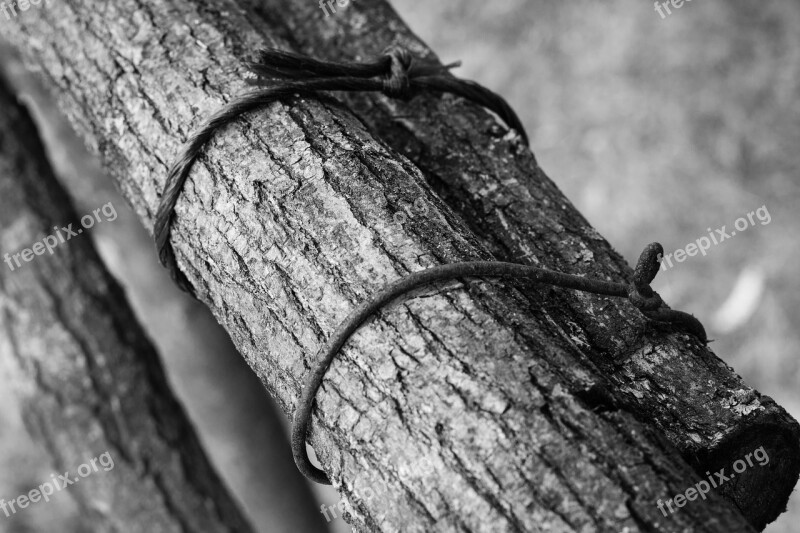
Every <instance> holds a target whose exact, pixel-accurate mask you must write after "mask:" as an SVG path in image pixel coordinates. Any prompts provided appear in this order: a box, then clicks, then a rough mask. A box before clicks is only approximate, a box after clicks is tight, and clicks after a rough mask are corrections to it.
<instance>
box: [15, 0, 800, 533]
mask: <svg viewBox="0 0 800 533" xmlns="http://www.w3.org/2000/svg"><path fill="white" fill-rule="evenodd" d="M298 1H315V0H298ZM356 1H357V0H356ZM391 3H392V4H393V5H394V6H395V8H396V9H397V10H398V12H399V13H400V15H401V16H402V17H403V18H404V19H405V20H406V21H407V22H408V24H409V25H410V27H411V28H412V29H413V30H415V31H416V32H417V33H418V34H419V35H420V37H422V39H423V40H425V41H426V42H427V43H428V44H429V45H430V46H431V47H432V48H433V49H434V50H435V51H436V52H437V53H438V54H439V56H440V58H441V59H442V60H443V61H444V62H450V61H453V60H456V59H461V60H463V67H461V68H460V69H458V70H457V71H456V73H457V75H459V76H462V77H466V78H471V79H475V80H477V81H479V82H480V83H482V84H484V85H486V86H488V87H490V88H491V89H493V90H495V91H496V92H498V93H500V94H502V95H504V96H505V97H506V98H507V99H508V100H509V102H510V103H511V104H512V106H513V107H514V108H515V109H516V111H517V112H518V113H519V115H520V116H521V118H522V120H523V122H524V123H525V126H526V128H527V129H528V132H529V134H530V137H531V146H532V149H533V151H534V153H535V154H536V157H537V159H538V161H539V163H540V165H541V166H542V168H543V169H544V170H545V172H546V173H547V174H548V175H549V176H550V178H551V179H553V181H555V182H556V184H558V186H559V187H560V188H561V189H562V190H563V191H564V192H565V193H566V195H567V197H568V198H570V199H571V200H572V201H573V203H574V204H575V205H576V206H577V208H578V210H579V211H581V212H582V213H583V214H584V216H585V217H586V218H587V219H588V220H589V221H590V222H591V224H592V225H593V226H594V227H595V228H597V229H598V231H599V232H600V233H601V234H602V235H603V236H605V237H606V239H608V240H609V241H610V242H611V244H612V245H613V246H614V247H615V248H616V249H617V250H618V251H619V252H620V253H622V254H623V255H624V256H625V257H626V258H628V260H629V262H631V263H633V262H634V261H635V259H636V258H637V257H638V254H639V252H640V251H641V249H642V247H643V246H644V245H645V244H646V243H648V242H651V241H654V240H658V241H659V242H661V243H662V244H663V245H664V248H665V250H666V251H667V252H671V251H674V250H676V249H679V248H684V247H685V246H686V245H687V244H689V243H692V242H695V241H696V240H697V239H698V238H701V237H703V236H706V235H708V232H709V230H708V229H707V228H711V230H712V231H713V230H714V229H715V228H721V227H722V226H727V230H728V232H729V233H730V231H731V230H732V229H733V225H734V221H736V219H738V218H740V217H746V216H747V213H750V212H752V211H756V210H758V209H759V208H761V207H762V206H763V207H764V208H765V209H766V211H767V212H768V213H769V223H763V221H761V220H759V219H758V218H756V219H755V224H752V225H748V228H747V229H746V231H742V232H737V234H736V235H735V236H733V237H731V238H730V239H728V240H726V241H725V242H722V243H720V244H719V245H716V246H712V247H711V249H710V250H709V251H708V253H707V255H706V256H700V255H697V256H694V257H689V258H688V259H687V260H686V261H684V262H682V263H675V265H674V267H673V268H671V269H670V270H669V271H667V272H663V271H662V272H661V273H660V274H659V275H658V277H657V278H656V280H655V282H654V287H655V289H656V290H658V291H659V292H660V293H661V295H662V296H663V297H664V299H665V300H666V301H667V302H668V303H669V304H670V305H671V306H673V307H675V308H678V309H682V310H686V311H689V312H692V313H694V314H695V315H696V316H698V317H699V318H701V320H702V321H703V322H704V324H705V326H706V328H707V329H708V330H709V335H710V337H712V338H714V339H716V341H715V342H714V343H713V344H712V348H713V350H714V351H715V352H716V353H717V354H718V355H719V356H720V357H721V358H722V359H723V360H725V361H726V362H727V363H728V364H730V365H731V366H732V367H733V368H735V369H736V371H737V372H738V373H739V374H741V375H742V376H743V377H744V379H745V380H746V381H747V382H748V383H750V384H752V385H753V386H755V387H756V388H757V389H759V390H760V391H761V392H762V393H763V394H766V395H769V396H772V397H773V398H775V400H776V401H777V402H778V403H779V404H781V405H782V406H783V407H784V408H786V409H787V410H788V411H789V412H790V413H791V414H792V415H793V416H794V417H795V418H798V419H800V391H799V390H798V382H799V381H800V380H799V378H800V364H799V363H798V357H797V354H798V348H800V335H799V334H798V327H797V322H798V320H799V319H800V290H798V287H800V281H798V280H797V279H796V277H794V274H795V271H796V265H797V264H798V263H799V262H800V246H798V244H799V242H798V235H800V217H799V216H798V214H797V213H798V208H799V207H800V186H799V185H798V172H799V171H800V166H799V165H798V162H799V161H800V157H799V156H798V152H795V150H797V149H798V142H799V141H800V2H796V1H786V0H782V1H778V0H767V1H761V2H758V3H755V2H750V3H748V2H746V1H745V0H694V1H688V2H685V3H684V4H683V6H682V7H681V8H679V9H676V8H674V7H672V6H671V5H670V11H671V14H668V13H667V10H666V8H662V9H661V12H662V13H663V16H662V15H661V14H659V12H658V11H657V10H656V9H655V6H654V5H653V3H652V2H647V1H636V2H634V1H632V0H608V1H605V2H590V1H588V0H573V1H571V2H557V1H549V2H548V1H545V0H503V1H502V2H497V1H495V2H488V1H486V0H484V1H478V0H437V1H436V2H431V1H429V0H428V1H425V0H392V1H391ZM3 22H5V21H3ZM0 53H2V58H3V60H4V62H7V59H8V57H9V56H8V51H7V50H4V51H0ZM10 68H11V73H12V77H13V78H14V79H15V80H16V81H17V83H18V88H19V90H20V91H21V92H22V93H23V94H24V95H25V98H26V99H28V100H29V101H30V102H31V103H32V104H33V105H34V108H35V109H36V110H37V118H38V119H39V121H40V122H41V124H42V127H44V129H45V138H46V141H47V144H48V148H49V151H50V153H51V155H52V157H53V159H54V162H55V166H56V170H57V173H58V174H59V176H60V177H61V178H62V182H63V183H64V184H65V186H67V188H68V189H69V191H70V192H71V194H72V195H73V197H74V198H75V201H76V204H77V209H78V212H81V213H82V212H85V210H86V209H93V208H95V207H97V206H99V205H102V204H103V203H105V202H108V201H112V202H113V204H114V205H115V207H116V208H117V211H118V212H119V213H120V216H119V219H118V220H117V221H115V222H114V223H113V224H101V225H98V226H97V227H96V228H94V229H93V230H92V232H91V237H92V238H93V239H94V240H95V242H96V243H97V245H98V247H99V249H100V251H101V253H102V254H103V256H104V258H105V259H106V261H107V264H108V265H109V267H110V269H111V270H112V272H113V273H114V274H115V275H116V276H117V277H118V278H119V279H120V280H121V283H122V284H123V285H124V286H125V287H126V289H127V292H128V294H129V297H130V299H131V301H132V304H133V306H134V309H135V310H136V311H137V314H138V315H139V317H140V320H141V321H142V322H143V323H144V325H145V327H146V328H147V330H148V332H149V333H150V335H151V337H152V338H153V340H154V342H155V344H156V345H157V346H158V348H159V349H160V351H161V354H162V356H163V358H164V360H165V365H166V366H167V370H168V372H169V374H170V377H171V380H172V383H173V385H174V388H175V391H176V393H177V395H178V396H179V397H180V398H181V399H182V401H183V403H184V405H185V406H186V408H187V409H188V411H189V414H190V416H191V417H192V419H193V421H194V423H195V425H196V426H197V428H198V432H199V433H200V435H201V437H202V439H203V441H204V442H205V444H206V446H207V448H208V450H209V455H210V456H211V458H212V460H213V461H214V463H215V464H216V465H217V469H218V471H219V472H220V474H221V476H222V477H223V478H224V479H225V481H226V483H227V484H228V485H229V486H230V487H231V490H232V491H233V492H234V493H235V495H236V496H237V498H238V499H239V501H240V502H242V507H243V508H244V509H245V511H246V512H247V514H248V515H249V516H250V517H251V519H252V521H253V523H254V524H255V525H256V526H257V527H258V528H259V530H260V531H264V532H267V531H269V532H273V531H304V530H312V531H324V530H325V528H326V527H328V528H331V531H336V532H337V533H338V532H344V531H349V527H348V526H347V524H346V523H344V521H343V520H342V519H341V518H337V519H335V520H332V521H331V522H330V523H328V522H327V521H326V520H325V519H323V518H322V517H321V513H320V504H321V503H324V504H326V505H328V506H330V505H335V504H336V503H337V502H338V500H339V498H338V496H337V495H336V493H335V492H333V491H330V490H327V489H319V488H317V487H315V488H313V489H309V488H308V487H307V486H305V485H302V484H303V482H302V480H299V479H298V478H297V474H296V473H295V472H294V466H293V463H292V462H291V456H290V453H289V447H288V439H287V437H286V427H287V426H286V424H287V420H286V419H285V417H284V416H283V414H282V413H278V412H277V410H275V408H274V406H272V404H271V401H270V400H269V398H268V397H267V396H266V394H265V393H264V392H263V389H262V388H261V386H260V384H259V383H258V381H257V379H256V378H255V377H254V376H253V375H252V373H251V372H250V371H249V369H248V368H247V367H246V366H245V364H244V362H243V361H242V360H241V358H240V357H239V356H238V355H237V354H236V352H235V350H234V348H233V347H232V346H231V344H230V341H229V340H228V339H227V336H226V334H225V333H224V332H223V331H222V330H221V329H220V328H219V327H218V326H217V325H216V323H215V322H214V320H213V319H212V318H211V317H210V315H209V314H208V313H207V311H206V310H205V309H204V308H203V307H202V306H200V305H199V304H197V303H196V302H194V301H193V300H191V299H189V298H188V297H186V296H185V295H183V294H181V293H180V292H179V291H177V290H176V289H174V288H173V287H172V284H171V282H170V280H169V278H168V276H167V274H166V272H165V271H163V270H162V269H161V267H160V266H158V265H157V262H156V257H155V254H154V250H153V246H152V243H151V241H150V240H149V238H148V237H147V235H146V234H145V232H144V230H143V229H142V228H141V227H140V226H139V224H138V222H137V221H136V218H135V215H134V214H133V213H132V212H130V210H129V209H128V208H127V204H126V203H125V201H124V200H123V199H122V198H121V197H120V196H119V195H118V193H117V192H116V191H115V189H114V186H113V184H112V182H111V180H110V179H109V178H107V177H106V176H105V175H104V174H103V173H102V172H101V171H100V170H99V169H98V167H97V165H96V164H95V163H94V162H93V161H92V160H91V158H89V157H88V156H86V155H85V151H84V149H83V147H82V146H81V143H80V142H79V141H77V140H76V139H75V138H74V137H73V136H72V134H71V132H70V130H69V127H68V126H67V125H66V124H64V123H63V121H61V119H60V117H59V116H58V110H57V109H55V108H54V107H53V106H52V104H50V103H48V102H49V98H47V96H46V95H43V94H42V93H41V92H40V91H39V89H38V88H37V86H36V85H35V83H33V82H32V81H31V80H30V79H28V78H27V77H26V75H25V74H24V71H23V70H22V68H21V66H20V65H14V64H13V63H12V64H11V67H10ZM762 212H763V210H762ZM188 331H191V332H194V334H192V335H189V334H187V332H188ZM0 402H2V405H3V409H0V472H2V475H0V496H6V495H9V496H12V497H13V496H14V495H16V494H20V493H22V492H23V491H25V490H27V488H28V487H30V486H32V485H34V484H38V483H39V482H41V480H43V479H47V478H48V477H49V475H50V473H51V472H52V471H53V468H52V466H51V465H49V464H48V463H47V462H46V461H45V459H44V458H46V457H47V455H46V453H45V452H44V451H43V450H40V449H38V448H37V446H36V444H35V443H33V442H31V441H30V439H29V438H28V436H27V433H25V431H24V429H23V427H22V425H21V421H20V420H19V419H18V415H17V414H16V413H17V411H16V408H15V407H14V405H13V398H11V397H9V395H8V394H7V390H6V389H5V388H0ZM287 480H292V483H294V484H300V485H302V486H301V487H300V488H297V490H294V491H286V490H281V487H282V486H285V484H286V483H287ZM312 490H313V491H315V492H314V493H312V492H311V491H312ZM66 494H68V493H66V492H65V493H64V495H60V497H59V498H56V499H55V500H54V501H53V502H52V503H50V504H49V505H48V506H47V507H43V506H39V507H38V508H37V507H31V508H30V509H28V510H27V512H26V513H24V514H20V515H18V516H17V517H16V520H15V521H5V520H0V531H9V532H11V533H18V532H28V531H55V530H56V529H58V530H61V531H75V532H77V531H82V529H81V526H80V522H79V520H78V517H76V516H75V512H74V507H73V506H72V505H71V502H70V501H69V497H68V496H65V495H66ZM299 516H302V517H313V518H304V519H298V517H299ZM798 521H800V494H799V493H798V491H797V490H796V491H795V493H794V494H793V498H792V500H791V502H790V506H789V510H788V512H787V513H785V514H784V515H782V516H781V517H780V518H779V519H778V521H777V522H775V523H773V524H772V525H770V526H769V527H768V528H767V530H766V531H768V532H769V533H789V532H795V531H797V527H796V524H797V523H798Z"/></svg>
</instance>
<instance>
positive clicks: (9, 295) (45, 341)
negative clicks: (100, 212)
mask: <svg viewBox="0 0 800 533" xmlns="http://www.w3.org/2000/svg"><path fill="white" fill-rule="evenodd" d="M0 107H2V109H3V113H2V115H1V116H0V228H1V229H0V242H2V248H3V251H4V252H6V251H8V250H9V248H10V249H11V252H12V253H13V252H16V251H18V249H20V248H25V247H29V246H31V245H32V244H33V243H35V242H37V241H40V240H41V239H42V237H43V236H44V235H51V234H54V229H53V228H54V226H58V227H59V228H60V227H62V226H64V225H66V224H68V223H70V222H72V223H75V222H77V221H78V220H79V218H78V217H77V216H76V213H75V211H74V209H73V208H72V207H71V205H70V201H69V199H68V197H67V195H66V193H65V192H64V191H63V189H62V188H61V187H60V185H59V184H58V183H57V182H56V180H55V178H54V176H53V173H52V170H51V168H50V166H49V164H48V163H47V159H46V156H45V153H44V149H43V147H42V145H41V142H40V140H39V137H38V135H37V132H36V129H35V127H34V126H33V123H32V121H31V119H30V117H29V116H28V115H27V112H26V111H25V110H24V109H23V108H22V107H21V106H20V105H18V104H17V102H16V100H15V98H14V97H13V96H12V95H11V93H10V92H9V91H8V90H7V89H6V88H5V87H4V86H3V85H2V83H0ZM74 226H75V227H76V228H77V227H79V224H77V223H76V224H74ZM84 233H85V232H84ZM81 237H82V238H80V237H79V238H75V237H73V238H72V239H70V240H69V241H66V242H64V243H63V244H60V245H59V246H58V247H57V248H56V251H55V253H54V254H53V255H47V254H45V255H43V256H42V257H34V259H33V261H32V262H30V263H24V262H23V263H21V266H17V265H15V264H14V260H13V258H12V259H11V263H10V265H6V264H3V266H2V269H0V271H1V272H2V273H1V274H0V363H2V365H0V368H2V369H3V370H4V372H3V374H4V382H6V383H10V384H11V386H12V387H13V388H14V389H16V390H17V392H18V393H19V395H20V399H21V403H22V404H23V411H24V412H23V416H24V419H25V423H26V426H27V427H28V428H29V430H30V431H31V433H32V434H33V435H34V436H35V437H36V438H38V439H39V440H40V441H42V442H43V443H44V445H45V447H46V448H47V449H48V450H49V451H50V453H51V455H52V457H53V461H54V463H55V464H56V465H57V466H58V468H59V473H61V472H63V471H69V474H68V477H69V478H70V479H77V480H78V481H79V482H80V483H77V482H76V483H75V484H73V485H67V486H65V487H63V488H62V489H61V490H69V492H70V493H71V494H72V495H73V496H75V497H76V500H77V502H78V505H79V508H80V510H81V512H82V513H83V514H84V515H85V516H84V519H85V520H86V522H87V523H89V524H91V527H92V531H109V532H111V531H141V532H148V533H149V532H153V531H163V532H168V531H169V532H173V531H174V532H189V531H215V532H250V531H253V530H252V529H251V527H250V525H249V524H248V523H247V521H246V519H245V518H244V516H243V515H242V513H241V512H240V510H239V509H238V506H237V504H236V503H235V502H234V501H233V499H232V498H231V496H230V495H229V493H228V491H227V489H226V487H225V486H224V485H223V483H222V481H221V480H220V479H219V477H218V476H217V474H216V472H215V471H214V469H213V468H212V466H211V465H210V463H209V461H208V460H207V458H206V456H205V453H204V452H203V449H202V447H201V444H200V442H199V440H198V439H197V436H196V435H195V432H194V428H193V427H192V425H191V423H190V422H189V420H188V418H187V416H186V414H185V413H184V411H183V408H182V407H181V406H180V405H179V404H178V402H177V401H176V400H175V398H174V397H173V395H172V392H171V390H170V388H169V385H168V383H167V381H166V377H165V375H164V372H163V369H162V367H161V363H160V360H159V358H158V355H157V354H156V352H155V350H154V348H153V347H152V345H151V344H150V341H149V340H148V339H147V337H146V334H145V333H144V331H143V330H142V329H141V328H140V326H139V325H138V323H137V321H136V318H135V317H134V315H133V313H132V311H131V310H130V308H129V307H128V305H127V302H126V299H125V295H124V294H123V291H122V290H121V288H120V287H119V286H118V285H117V283H116V282H115V281H114V279H113V278H112V277H111V276H110V275H109V274H108V272H107V271H106V270H105V268H104V267H103V265H102V263H101V261H100V259H99V258H98V257H97V254H96V252H95V250H94V248H93V246H92V245H91V241H90V240H89V239H87V238H86V236H85V235H82V236H81ZM12 244H15V246H11V245H12ZM16 244H19V245H21V246H16ZM7 257H8V256H7ZM12 268H13V270H12ZM105 452H108V454H109V456H108V457H109V458H110V459H111V460H112V461H113V465H109V464H108V462H106V463H105V464H103V468H102V469H101V468H100V467H99V466H98V470H97V471H96V472H95V473H93V474H92V475H90V476H87V477H85V478H83V477H81V478H79V476H78V475H76V469H77V468H78V466H79V465H81V464H84V463H88V462H89V461H90V460H91V459H92V458H96V457H98V456H99V455H101V454H103V453H105ZM109 466H111V468H110V469H108V470H107V471H104V470H106V468H108V467H109ZM77 473H78V474H80V475H81V476H82V475H83V472H77ZM42 482H43V483H45V482H50V483H52V480H50V479H44V480H42ZM61 483H62V485H64V484H65V482H63V481H62V482H61ZM51 488H53V489H55V488H54V487H51ZM58 492H60V491H55V494H57V493H58ZM53 497H55V496H53ZM37 503H38V502H37ZM13 510H14V508H13V507H12V508H11V509H10V510H9V511H8V513H9V516H8V517H5V516H4V517H0V520H7V519H8V518H11V519H13V518H14V515H15V514H17V513H19V512H24V511H23V510H22V509H19V508H17V509H16V512H14V513H13V514H12V511H13Z"/></svg>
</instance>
